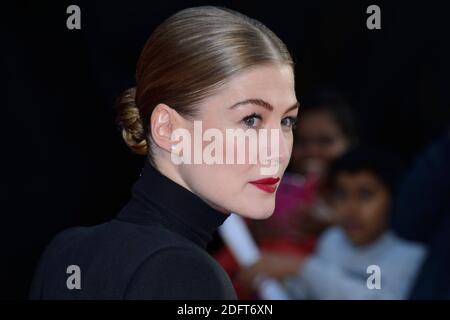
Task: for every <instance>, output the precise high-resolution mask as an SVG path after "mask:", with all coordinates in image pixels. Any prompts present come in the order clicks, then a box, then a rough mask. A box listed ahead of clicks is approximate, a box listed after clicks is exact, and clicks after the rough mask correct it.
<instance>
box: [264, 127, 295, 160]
mask: <svg viewBox="0 0 450 320" xmlns="http://www.w3.org/2000/svg"><path fill="white" fill-rule="evenodd" d="M266 141H267V142H268V143H267V152H266V155H268V156H269V157H267V158H265V159H264V160H265V161H276V162H277V163H284V162H285V161H287V160H289V157H290V155H291V152H292V143H291V144H290V143H289V141H288V139H287V137H286V136H285V135H284V134H283V131H282V129H280V128H270V129H268V130H267V140H266Z"/></svg>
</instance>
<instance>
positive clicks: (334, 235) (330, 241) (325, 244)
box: [316, 226, 348, 254]
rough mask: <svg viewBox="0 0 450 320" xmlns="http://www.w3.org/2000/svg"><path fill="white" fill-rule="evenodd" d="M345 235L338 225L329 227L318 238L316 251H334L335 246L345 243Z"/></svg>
mask: <svg viewBox="0 0 450 320" xmlns="http://www.w3.org/2000/svg"><path fill="white" fill-rule="evenodd" d="M347 241H348V240H347V237H346V236H345V234H344V231H343V230H342V229H341V228H340V227H338V226H332V227H329V228H328V229H327V230H325V231H324V232H323V233H322V235H321V236H320V238H319V241H318V244H317V249H316V251H317V253H322V254H324V253H327V252H329V251H330V250H331V251H332V252H335V250H336V248H337V247H342V246H344V245H345V244H346V243H347Z"/></svg>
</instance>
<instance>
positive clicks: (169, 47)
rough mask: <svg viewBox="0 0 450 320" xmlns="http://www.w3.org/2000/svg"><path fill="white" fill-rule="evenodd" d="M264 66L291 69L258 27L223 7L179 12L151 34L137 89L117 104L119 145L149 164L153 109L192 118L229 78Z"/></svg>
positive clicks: (279, 45) (283, 52) (276, 43)
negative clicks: (144, 157)
mask: <svg viewBox="0 0 450 320" xmlns="http://www.w3.org/2000/svg"><path fill="white" fill-rule="evenodd" d="M266 63H279V64H288V65H291V66H292V67H293V66H294V62H293V60H292V57H291V55H290V53H289V51H288V49H287V48H286V46H285V45H284V43H283V42H282V41H281V40H280V39H279V38H278V37H277V36H276V35H275V34H274V33H273V32H272V31H270V30H269V29H268V28H267V27H266V26H264V25H263V24H262V23H261V22H259V21H257V20H254V19H251V18H249V17H247V16H245V15H243V14H241V13H238V12H236V11H233V10H230V9H227V8H222V7H214V6H201V7H193V8H188V9H184V10H181V11H178V12H177V13H175V14H174V15H172V16H170V17H169V18H167V19H166V20H165V21H164V22H163V23H162V24H161V25H159V26H158V27H157V28H156V29H155V30H154V32H153V33H152V34H151V36H150V38H149V39H148V41H147V43H146V44H145V46H144V48H143V50H142V52H141V54H140V57H139V60H138V63H137V67H136V87H135V88H130V89H128V90H126V91H125V92H124V93H123V94H122V96H121V97H119V99H118V100H117V105H116V107H117V119H116V121H117V124H118V126H119V128H120V130H121V131H122V136H123V139H124V140H125V142H126V144H127V145H128V146H129V147H130V148H131V149H132V150H133V151H134V152H136V153H138V154H142V155H148V156H149V159H150V160H151V161H152V152H151V148H149V146H150V145H151V144H150V137H149V134H148V132H149V127H148V126H149V122H150V116H151V114H152V112H153V109H154V108H155V107H156V105H158V104H159V103H164V104H167V105H168V106H170V107H171V108H173V109H174V110H176V111H177V112H178V113H179V114H180V115H182V116H185V117H195V115H196V112H197V108H196V105H197V104H198V103H199V102H200V101H201V100H203V99H204V98H206V97H209V96H211V95H213V94H214V92H215V90H216V89H218V88H219V87H221V86H222V85H223V84H225V83H226V82H227V80H229V79H230V77H232V76H234V75H236V74H237V73H239V72H242V71H243V70H245V69H248V68H250V67H253V66H257V65H261V64H266ZM142 119H144V120H145V121H142ZM152 162H153V161H152Z"/></svg>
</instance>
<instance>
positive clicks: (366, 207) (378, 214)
mask: <svg viewBox="0 0 450 320" xmlns="http://www.w3.org/2000/svg"><path fill="white" fill-rule="evenodd" d="M361 210H362V212H363V213H364V214H363V217H364V220H365V222H366V223H367V224H368V225H369V226H371V227H374V228H375V227H376V226H378V225H379V224H380V223H382V221H383V220H384V217H385V215H386V210H387V208H386V206H385V203H384V201H382V200H380V199H374V200H372V201H368V202H366V203H364V204H363V205H362V206H361Z"/></svg>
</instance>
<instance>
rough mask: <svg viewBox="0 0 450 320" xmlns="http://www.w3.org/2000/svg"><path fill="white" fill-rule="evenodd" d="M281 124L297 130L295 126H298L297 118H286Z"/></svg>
mask: <svg viewBox="0 0 450 320" xmlns="http://www.w3.org/2000/svg"><path fill="white" fill-rule="evenodd" d="M281 124H282V125H283V126H285V127H288V128H292V129H295V125H296V124H297V117H286V118H283V120H281Z"/></svg>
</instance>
